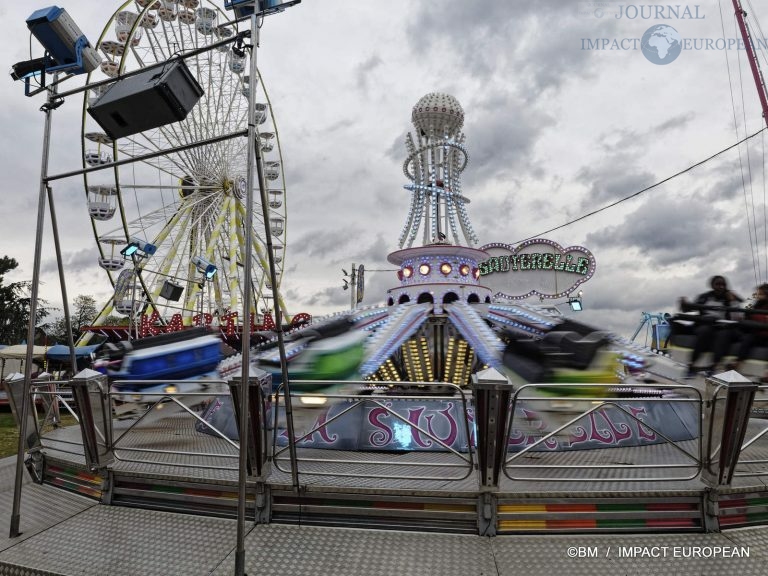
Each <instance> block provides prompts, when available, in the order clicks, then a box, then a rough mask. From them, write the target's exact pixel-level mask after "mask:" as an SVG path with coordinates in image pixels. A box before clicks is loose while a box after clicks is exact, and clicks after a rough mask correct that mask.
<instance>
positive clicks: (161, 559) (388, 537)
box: [0, 506, 768, 576]
mask: <svg viewBox="0 0 768 576" xmlns="http://www.w3.org/2000/svg"><path fill="white" fill-rule="evenodd" d="M235 543H236V523H235V522H234V521H232V520H222V519H216V518H201V517H197V516H192V515H181V514H170V513H163V512H155V511H151V510H140V509H130V508H116V507H108V506H93V507H91V508H89V509H87V510H85V511H83V512H81V513H79V514H77V515H75V516H73V517H71V518H70V519H68V520H65V521H63V522H60V523H58V524H56V525H53V526H51V527H50V528H48V529H47V530H45V531H43V532H40V533H38V534H36V535H34V536H32V537H29V538H27V539H26V540H22V541H19V542H16V541H13V542H11V541H9V540H5V541H3V547H4V548H5V549H4V550H3V551H2V552H0V575H8V576H27V575H29V576H32V575H62V576H64V575H66V576H74V575H80V576H97V575H98V576H104V575H105V574H109V575H110V576H154V575H158V576H161V575H162V576H177V575H178V576H197V575H200V576H203V575H214V576H225V575H229V574H234V547H235ZM734 547H737V548H734ZM644 550H645V551H647V554H648V555H650V554H651V553H652V552H656V555H657V557H643V556H642V551H644ZM718 550H719V552H718ZM725 550H727V551H729V552H727V553H726V552H724V551H725ZM733 550H741V554H742V555H743V554H744V553H745V552H746V554H748V557H741V556H737V557H731V556H732V554H731V553H730V552H732V551H733ZM629 551H635V552H634V553H632V554H630V555H628V554H627V553H628V552H629ZM580 554H581V556H579V555H580ZM713 554H714V557H705V556H712V555H713ZM692 556H698V557H692ZM766 562H768V528H765V527H760V528H747V529H738V530H732V531H729V532H727V533H718V534H674V535H670V534H665V535H654V534H644V535H621V536H619V535H587V536H584V535H581V536H560V535H547V536H499V537H496V538H484V537H481V536H466V535H450V534H426V533H418V532H394V531H374V530H349V529H343V528H318V527H309V526H286V525H274V524H272V525H258V526H255V527H253V529H252V530H251V531H250V533H249V534H248V535H247V538H246V572H247V573H248V574H250V575H251V576H257V575H258V576H278V575H279V576H318V575H321V574H334V575H338V576H367V575H380V574H397V575H398V576H408V575H413V576H416V575H418V576H424V575H427V576H431V575H435V576H454V575H455V576H473V575H476V576H519V575H520V574H557V573H567V574H575V575H580V574H584V575H587V574H589V575H590V576H614V575H616V574H627V575H636V576H649V575H657V574H658V575H667V574H676V575H680V576H689V575H690V576H694V575H696V576H700V575H710V576H715V575H722V574H729V573H737V574H739V575H740V576H762V575H763V574H765V565H766Z"/></svg>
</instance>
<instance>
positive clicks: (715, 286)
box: [680, 275, 744, 374]
mask: <svg viewBox="0 0 768 576" xmlns="http://www.w3.org/2000/svg"><path fill="white" fill-rule="evenodd" d="M709 286H710V288H711V290H709V291H707V292H704V293H702V294H699V295H698V296H697V297H696V299H695V300H694V301H693V302H692V303H691V302H689V301H688V300H687V299H686V298H684V297H683V298H681V299H680V310H681V311H683V312H690V311H698V313H699V315H700V316H701V320H700V322H698V323H697V326H696V343H695V344H694V347H693V353H692V354H691V360H690V362H689V364H688V373H689V374H692V373H693V372H694V366H695V365H696V361H697V360H698V359H699V358H700V357H701V355H702V354H704V353H705V352H712V355H713V359H712V362H713V365H712V366H710V367H708V368H707V369H705V370H711V369H712V368H713V367H714V366H715V365H717V363H718V362H720V360H722V358H723V356H724V355H725V354H726V353H727V352H728V348H729V347H730V344H731V343H732V342H734V341H736V340H738V338H739V333H738V330H737V329H736V328H735V325H734V324H732V323H731V322H732V321H734V320H736V318H735V315H734V313H733V311H732V308H733V307H737V306H738V305H739V304H740V303H741V302H743V301H744V299H743V298H741V297H740V296H738V295H737V294H736V293H734V292H732V291H731V290H729V289H728V281H727V280H726V279H725V277H723V276H719V275H718V276H713V277H712V278H711V279H710V281H709ZM716 344H717V345H716Z"/></svg>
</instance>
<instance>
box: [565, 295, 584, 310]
mask: <svg viewBox="0 0 768 576" xmlns="http://www.w3.org/2000/svg"><path fill="white" fill-rule="evenodd" d="M568 304H569V305H570V306H571V310H573V311H574V312H581V311H582V310H583V308H582V306H581V300H579V299H578V298H569V299H568Z"/></svg>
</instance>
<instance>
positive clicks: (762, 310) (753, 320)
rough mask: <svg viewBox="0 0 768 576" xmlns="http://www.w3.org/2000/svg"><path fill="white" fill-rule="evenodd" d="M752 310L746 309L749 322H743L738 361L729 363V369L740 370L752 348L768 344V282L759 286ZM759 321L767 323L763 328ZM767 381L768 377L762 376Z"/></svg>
mask: <svg viewBox="0 0 768 576" xmlns="http://www.w3.org/2000/svg"><path fill="white" fill-rule="evenodd" d="M752 310H754V312H751V311H750V310H747V311H746V316H747V322H744V323H743V324H742V338H741V343H740V344H739V351H738V353H737V356H736V362H733V363H731V364H729V365H728V366H727V367H726V368H727V369H728V370H739V366H740V365H741V363H742V362H743V361H744V360H745V359H746V358H747V356H749V352H750V350H752V348H754V347H755V346H758V345H760V344H768V284H760V286H758V287H757V299H756V300H755V302H754V304H753V305H752ZM758 323H763V324H765V328H764V329H761V327H760V326H759V324H758ZM761 380H762V381H766V377H765V376H763V378H761Z"/></svg>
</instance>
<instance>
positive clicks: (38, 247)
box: [10, 74, 58, 538]
mask: <svg viewBox="0 0 768 576" xmlns="http://www.w3.org/2000/svg"><path fill="white" fill-rule="evenodd" d="M57 81H58V74H54V76H53V83H52V86H51V88H49V89H48V99H47V101H46V104H45V105H44V106H43V111H44V112H45V128H44V129H43V156H42V162H41V167H40V192H39V194H38V200H37V228H36V231H35V259H34V264H33V268H32V287H31V293H30V296H29V324H28V325H27V355H26V366H24V391H25V394H24V400H23V402H22V407H21V429H20V430H19V446H18V452H17V454H16V477H15V482H14V488H13V508H12V510H11V526H10V537H11V538H16V537H17V536H19V534H21V532H19V523H20V521H21V513H20V510H21V480H22V477H21V475H22V472H23V468H24V437H25V436H26V430H25V428H26V422H27V414H28V413H29V409H30V405H29V404H30V399H29V389H30V385H31V382H32V358H33V352H34V345H35V323H36V320H37V295H38V288H39V286H40V260H41V256H42V249H43V225H44V223H45V195H46V187H47V183H46V179H47V178H48V155H49V151H50V146H51V120H52V119H51V115H52V112H53V110H54V107H55V100H56V92H57V88H56V84H57Z"/></svg>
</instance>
